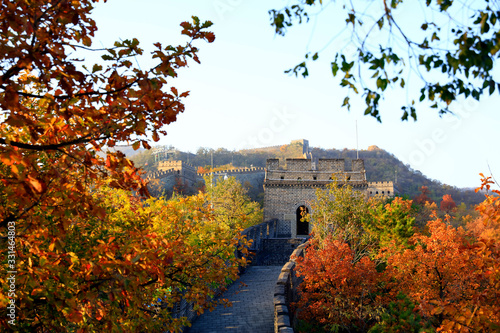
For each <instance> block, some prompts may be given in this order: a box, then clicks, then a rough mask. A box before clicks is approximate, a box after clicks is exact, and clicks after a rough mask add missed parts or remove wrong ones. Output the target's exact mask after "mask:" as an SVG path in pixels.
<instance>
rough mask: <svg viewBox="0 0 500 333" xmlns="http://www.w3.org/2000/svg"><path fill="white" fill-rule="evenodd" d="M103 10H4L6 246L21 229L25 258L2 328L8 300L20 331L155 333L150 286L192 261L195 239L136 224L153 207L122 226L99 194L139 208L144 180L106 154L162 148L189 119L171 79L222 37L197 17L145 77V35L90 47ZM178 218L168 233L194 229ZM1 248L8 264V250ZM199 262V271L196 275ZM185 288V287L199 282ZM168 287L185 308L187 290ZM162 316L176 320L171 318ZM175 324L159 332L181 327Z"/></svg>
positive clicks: (1, 142) (48, 6)
mask: <svg viewBox="0 0 500 333" xmlns="http://www.w3.org/2000/svg"><path fill="white" fill-rule="evenodd" d="M96 2H97V0H80V1H69V0H64V1H47V0H30V1H27V0H19V1H2V5H1V7H2V10H1V11H0V22H1V24H0V68H1V72H2V74H1V75H0V107H1V109H2V116H1V117H0V121H1V123H0V149H1V150H0V234H1V238H5V239H6V238H7V237H6V235H7V232H8V231H7V230H9V232H12V233H13V235H11V234H9V245H10V249H12V250H9V251H10V252H11V253H10V252H9V255H10V256H11V257H12V258H15V260H14V259H9V260H12V264H11V263H10V262H9V265H12V266H9V267H10V269H9V270H11V271H17V272H18V275H17V280H16V281H17V282H16V283H17V290H16V292H15V293H13V294H14V296H11V295H10V293H9V296H7V291H8V289H7V287H6V286H7V283H6V281H5V278H6V276H5V275H3V274H2V275H0V280H1V281H0V286H1V294H0V325H2V326H4V327H6V326H7V324H6V320H7V318H8V317H7V316H6V310H5V305H6V304H7V302H9V300H10V301H11V302H13V303H15V308H16V313H17V318H16V320H17V325H18V326H15V328H16V329H20V330H24V331H30V332H37V331H39V332H49V331H50V332H57V331H64V332H66V331H74V332H76V331H89V332H90V331H100V332H104V331H105V332H109V331H118V330H122V331H123V330H124V331H134V330H136V329H137V327H138V325H139V326H140V325H143V326H142V327H141V330H146V331H147V330H149V328H150V327H152V326H155V325H156V327H158V326H162V325H161V324H160V325H158V323H157V322H155V320H151V317H152V316H153V317H154V316H157V314H156V313H154V314H151V312H148V309H145V308H144V307H145V306H147V305H148V302H149V300H150V299H151V298H150V296H152V291H151V290H152V288H153V287H154V286H156V283H160V284H161V283H162V282H165V281H166V280H167V277H165V270H164V268H165V267H169V265H170V264H171V263H173V262H175V260H176V259H177V258H174V257H173V255H174V254H175V255H179V256H180V255H182V250H184V249H185V250H186V251H191V252H192V251H193V249H192V248H190V247H189V245H190V244H191V243H192V242H193V239H188V238H189V237H187V236H186V237H185V238H184V240H181V239H178V240H176V238H175V237H167V236H166V235H162V236H158V237H156V236H155V235H154V233H153V231H152V230H151V229H150V228H149V227H148V223H150V222H151V221H150V219H152V218H153V216H152V215H153V213H151V212H150V213H151V214H150V215H148V216H142V219H141V218H139V216H141V210H142V209H143V208H144V209H145V207H142V206H141V205H140V204H139V200H138V199H137V198H136V199H135V202H132V203H130V205H128V206H127V207H129V208H130V209H131V210H133V209H135V210H136V211H137V214H130V212H128V214H129V215H128V216H127V218H124V219H117V220H113V219H112V216H111V215H112V211H113V207H120V203H117V202H113V203H109V205H106V204H105V203H104V202H105V201H106V200H107V199H113V198H106V197H105V196H102V195H99V193H101V192H100V191H101V190H102V189H103V188H104V187H106V186H107V185H109V186H111V187H112V188H114V189H126V190H133V191H134V193H137V194H138V195H141V196H142V199H144V198H145V197H147V195H148V191H147V187H146V181H145V180H144V179H143V178H142V177H141V171H140V170H138V169H137V168H136V167H135V166H134V164H133V163H132V162H131V161H129V160H128V159H126V158H125V156H124V154H123V153H121V152H119V151H118V152H107V153H106V154H103V153H102V150H103V149H104V147H113V146H115V145H116V144H117V143H119V142H130V143H131V144H132V146H133V148H134V149H138V148H139V147H140V146H141V145H142V147H144V148H146V149H148V148H150V145H149V140H148V139H147V138H148V136H149V135H150V137H152V139H153V141H158V140H159V139H160V135H165V134H166V132H165V129H164V128H165V125H168V124H170V123H172V122H174V121H175V120H176V117H177V115H178V114H179V113H181V112H183V111H184V104H183V100H184V98H185V97H187V96H188V94H189V93H188V92H180V91H178V90H177V89H176V88H175V87H173V86H171V85H170V81H171V79H172V78H174V77H177V75H178V71H179V69H181V68H183V67H186V66H187V65H188V61H190V60H191V59H192V60H194V61H196V62H199V59H198V56H197V53H198V48H197V47H195V46H194V43H195V42H196V40H205V41H208V42H212V41H213V39H214V35H213V34H212V33H211V32H207V31H205V30H206V28H208V27H209V26H210V25H211V23H210V22H205V23H203V22H200V20H199V19H198V18H197V17H193V21H192V23H188V22H183V23H182V24H181V27H182V32H181V34H183V35H185V36H187V38H186V39H187V40H186V43H185V44H183V45H179V46H171V45H163V46H162V45H161V44H160V43H156V44H155V45H154V46H155V49H154V52H153V55H152V61H153V63H152V66H153V67H152V68H144V69H142V68H140V67H139V66H138V65H137V66H136V65H134V63H135V61H131V60H133V59H134V58H136V57H140V56H141V55H142V54H143V50H142V49H141V47H140V46H139V41H138V40H137V39H125V40H121V41H118V42H116V43H114V45H112V46H110V47H109V48H103V49H93V48H92V38H93V37H94V34H95V32H96V31H97V27H96V24H95V22H94V20H93V19H92V18H91V11H92V9H93V6H94V4H95V3H96ZM88 52H93V53H94V54H96V53H101V55H102V57H101V58H99V59H100V60H99V62H98V63H96V64H89V63H85V62H81V61H80V60H78V59H84V58H85V56H86V55H87V53H88ZM103 155H105V157H103ZM110 195H112V196H113V195H114V194H113V193H111V194H110ZM132 201H134V200H132ZM172 207H173V208H176V206H175V205H174V206H172ZM171 211H173V212H172V216H170V217H168V218H169V219H170V220H169V221H171V222H172V228H174V227H176V226H175V225H176V223H177V222H179V218H180V220H181V222H182V223H184V222H185V221H184V220H185V219H186V218H184V220H183V219H182V218H181V217H182V216H181V215H176V214H174V213H176V209H172V210H171ZM207 214H208V213H207ZM176 217H179V218H178V219H176ZM206 220H211V218H210V217H206ZM117 221H120V223H121V224H120V225H116V224H115V223H118V222H117ZM165 221H167V220H165ZM182 223H181V224H182ZM182 228H185V227H184V225H183V226H182ZM182 228H180V229H182ZM14 230H15V232H14ZM183 230H184V229H183ZM188 230H189V229H188ZM14 234H15V237H14ZM174 234H178V233H175V232H174ZM190 242H191V243H190ZM222 243H223V244H226V245H227V244H228V240H223V241H222ZM176 247H177V248H176ZM233 250H234V249H233ZM1 251H2V255H1V257H2V258H7V251H8V250H7V247H6V246H2V249H1ZM176 252H178V254H176ZM188 253H189V252H188ZM178 258H179V259H181V257H178ZM205 259H206V258H205ZM5 263H6V260H5V261H2V265H4V264H5ZM203 263H204V261H200V262H197V263H196V262H193V264H197V265H198V266H200V267H201V268H200V269H203V267H202V266H203ZM188 264H190V263H189V262H188V261H186V260H181V262H178V263H177V264H176V266H175V267H170V268H171V269H172V272H173V273H172V277H173V278H175V279H177V280H179V279H182V278H184V277H185V276H186V275H183V274H181V273H182V271H183V270H184V269H185V268H187V267H188ZM216 266H217V265H215V266H214V267H216ZM6 268H7V264H5V266H2V270H5V269H6ZM207 269H208V268H207ZM218 269H219V270H220V269H221V267H219V268H218ZM176 272H177V273H176ZM174 273H176V274H178V275H177V276H175V274H174ZM179 274H180V275H179ZM202 275H203V271H201V272H199V274H198V276H202ZM189 280H190V279H187V280H184V281H182V280H181V281H182V282H183V284H184V285H189V284H191V283H192V282H193V281H189ZM203 283H205V284H206V283H210V281H209V282H207V281H204V282H203ZM203 283H202V284H203ZM172 288H173V289H172V291H171V292H172V293H173V294H172V295H174V296H173V298H178V297H179V295H178V294H176V293H177V292H179V290H180V289H179V288H180V286H179V285H177V286H175V285H173V287H172ZM175 288H177V289H175ZM198 290H199V291H202V292H200V293H196V292H195V293H193V298H196V297H198V298H199V299H200V300H201V299H205V298H206V297H207V292H206V289H203V288H202V289H198ZM203 290H205V291H204V292H203ZM164 312H165V311H164ZM157 317H158V316H157ZM162 318H164V319H165V320H167V322H168V319H167V318H168V316H166V314H164V315H163V317H162ZM167 322H165V324H166V326H163V327H162V329H165V330H176V329H178V327H179V325H177V326H175V325H174V326H168V324H169V323H167ZM21 326H22V328H21ZM12 327H14V326H12Z"/></svg>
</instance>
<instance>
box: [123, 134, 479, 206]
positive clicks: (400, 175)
mask: <svg viewBox="0 0 500 333" xmlns="http://www.w3.org/2000/svg"><path fill="white" fill-rule="evenodd" d="M168 149H170V151H171V153H170V154H169V156H168V158H169V159H175V160H182V161H184V162H187V163H190V164H192V165H194V166H195V167H199V166H201V167H208V166H210V165H211V163H212V160H213V165H214V166H221V165H232V166H234V167H252V166H255V167H265V166H266V161H267V159H268V158H279V159H281V160H284V159H286V158H300V157H302V156H303V147H302V144H301V143H300V141H292V143H291V144H288V145H282V146H273V147H268V148H258V149H250V150H240V151H229V150H227V149H224V148H219V149H207V148H200V149H198V151H197V152H196V154H191V153H185V152H181V151H178V150H175V149H174V148H173V147H168ZM309 152H310V153H311V154H312V156H313V158H315V159H316V158H343V159H345V160H346V161H347V163H348V164H349V160H351V159H354V158H356V151H355V150H349V149H343V150H337V149H323V148H309ZM359 158H361V159H363V160H364V162H365V169H366V175H367V179H368V181H396V178H397V182H396V186H397V188H398V190H399V192H400V194H402V195H406V196H408V197H410V198H414V197H415V196H417V195H418V194H420V188H421V187H422V186H427V187H428V188H429V190H430V192H431V198H432V199H433V200H434V201H436V202H437V203H439V202H440V201H441V199H442V197H443V195H445V194H450V195H451V196H452V198H453V199H454V200H455V202H456V203H457V205H458V204H460V203H461V202H464V203H465V204H467V205H476V204H478V203H480V202H481V201H483V199H484V195H482V194H480V193H475V192H474V191H473V190H471V189H459V188H457V187H454V186H450V185H446V184H443V183H441V182H439V181H437V180H431V179H429V178H427V177H426V176H424V175H423V174H422V173H421V172H420V171H418V170H413V169H411V168H410V167H409V166H407V165H404V164H403V163H402V162H401V161H400V160H398V159H397V158H396V157H395V156H394V155H392V154H391V153H389V152H387V151H385V150H383V149H380V148H378V147H376V146H371V147H369V148H368V149H367V150H360V151H359ZM131 159H132V160H133V161H134V162H135V163H136V165H138V166H142V167H144V169H145V170H146V171H154V170H156V168H157V163H158V162H157V161H155V156H154V154H153V153H152V152H151V151H143V152H140V153H139V154H136V155H134V156H133V157H132V158H131ZM156 159H158V156H157V157H156ZM251 185H252V186H253V191H262V190H263V189H262V184H259V183H255V184H253V183H252V184H251ZM252 194H253V197H255V196H256V195H257V193H252Z"/></svg>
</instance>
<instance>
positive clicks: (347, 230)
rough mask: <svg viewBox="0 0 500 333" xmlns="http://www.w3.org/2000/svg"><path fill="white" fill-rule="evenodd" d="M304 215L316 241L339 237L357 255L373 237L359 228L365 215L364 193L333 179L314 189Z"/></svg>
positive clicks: (366, 209) (358, 256)
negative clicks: (308, 211) (308, 220)
mask: <svg viewBox="0 0 500 333" xmlns="http://www.w3.org/2000/svg"><path fill="white" fill-rule="evenodd" d="M311 211H312V212H311V214H310V216H309V217H308V218H309V219H310V220H311V223H312V234H313V236H314V238H316V239H318V240H319V242H320V244H321V243H322V242H323V241H324V240H326V239H327V238H329V237H333V238H334V239H340V240H341V241H342V242H346V243H348V244H349V246H351V248H352V249H353V251H354V252H355V253H356V258H357V259H359V258H361V257H362V256H364V255H366V254H367V253H368V252H369V250H370V249H371V248H372V247H373V245H374V239H373V238H372V237H371V236H370V235H369V234H367V233H366V232H365V231H364V229H363V221H365V220H367V219H368V218H369V203H368V201H367V198H366V194H365V193H364V192H362V191H356V190H355V189H353V188H352V186H350V185H348V184H347V183H344V182H340V181H334V182H332V183H330V184H328V185H327V186H326V188H325V189H317V190H316V199H315V200H314V201H313V202H312V204H311Z"/></svg>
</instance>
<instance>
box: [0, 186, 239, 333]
mask: <svg viewBox="0 0 500 333" xmlns="http://www.w3.org/2000/svg"><path fill="white" fill-rule="evenodd" d="M93 197H95V199H96V201H97V202H98V203H99V207H100V208H102V209H103V210H104V211H105V215H103V216H102V217H97V216H95V217H88V218H86V219H82V218H80V217H78V216H74V217H73V219H72V221H71V225H70V226H69V227H68V228H67V229H66V230H65V232H64V233H61V232H60V230H58V229H56V228H52V229H51V228H47V229H45V230H41V229H39V230H40V232H39V233H26V234H23V235H22V238H23V241H22V245H23V246H22V247H19V251H18V255H19V257H20V258H22V259H23V260H22V261H19V263H18V266H17V270H18V272H19V274H18V277H17V279H16V281H17V283H18V285H19V289H18V290H17V298H18V300H19V301H20V302H19V303H18V304H17V306H18V309H19V313H18V318H17V323H16V325H15V326H14V327H16V331H19V332H24V331H25V332H38V331H39V332H46V331H50V332H68V331H72V330H74V331H78V330H80V331H82V332H114V331H123V330H126V331H128V332H137V331H144V330H146V331H161V330H164V329H165V328H168V330H169V331H179V330H180V328H181V327H182V326H186V325H189V321H188V319H187V317H185V316H181V315H180V314H177V313H175V312H174V311H172V309H173V308H174V304H175V303H176V302H178V301H179V300H180V298H181V297H182V298H183V299H185V300H186V301H188V302H191V303H193V306H194V310H195V311H197V312H202V311H203V310H204V309H207V308H213V307H214V306H215V305H216V304H217V303H218V302H217V301H215V300H214V299H213V298H211V296H213V295H214V292H215V288H214V286H218V287H221V288H224V287H225V283H226V281H227V280H228V279H229V280H230V279H233V280H234V279H235V278H236V277H237V272H238V266H239V265H240V264H244V263H245V262H244V261H242V260H239V259H237V258H235V257H234V251H235V248H236V246H237V242H238V239H237V238H235V237H233V235H229V234H228V232H227V230H226V229H225V228H223V227H222V226H220V224H219V223H218V222H217V221H216V220H215V219H214V215H213V214H212V212H211V210H210V208H209V207H206V205H205V198H204V197H203V196H201V195H199V196H193V197H186V198H176V199H175V200H169V201H166V200H164V198H160V199H156V198H150V199H148V200H147V201H144V200H140V198H138V197H137V196H135V195H133V194H132V193H130V192H127V191H124V190H115V189H111V188H106V187H101V188H100V189H99V190H98V191H96V192H94V194H93ZM35 209H36V208H35ZM39 213H41V212H39ZM51 218H53V216H47V219H51ZM241 241H242V244H244V240H241ZM27 242H29V243H30V244H33V245H32V246H27V245H26V243H27ZM240 250H242V251H245V250H244V249H240ZM24 258H26V259H24ZM5 279H6V277H5V276H3V275H2V276H1V277H0V282H1V283H2V295H1V298H0V302H1V303H2V308H3V309H5V302H9V300H8V299H7V297H6V293H4V292H5V288H6V286H7V283H5V282H6V281H5ZM7 318H8V317H6V316H5V311H4V310H2V319H0V323H1V324H2V325H3V326H4V328H6V327H7V325H5V324H6V323H5V319H7ZM11 327H12V326H11Z"/></svg>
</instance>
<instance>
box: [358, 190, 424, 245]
mask: <svg viewBox="0 0 500 333" xmlns="http://www.w3.org/2000/svg"><path fill="white" fill-rule="evenodd" d="M411 210H412V201H411V200H405V199H403V198H401V197H395V198H394V199H392V200H391V202H389V203H386V204H385V205H384V204H383V203H375V204H372V205H371V207H370V208H369V217H368V218H366V219H365V220H364V221H363V226H364V229H365V230H366V232H368V233H369V234H371V235H372V236H373V237H375V238H376V239H377V243H378V245H379V246H382V247H383V246H386V245H387V244H388V243H390V242H393V241H394V242H396V243H397V244H398V245H402V246H406V245H407V242H408V239H409V238H410V237H411V236H412V235H413V233H414V222H415V218H414V217H412V216H411Z"/></svg>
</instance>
